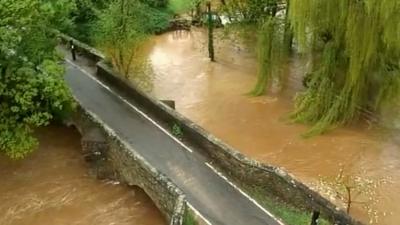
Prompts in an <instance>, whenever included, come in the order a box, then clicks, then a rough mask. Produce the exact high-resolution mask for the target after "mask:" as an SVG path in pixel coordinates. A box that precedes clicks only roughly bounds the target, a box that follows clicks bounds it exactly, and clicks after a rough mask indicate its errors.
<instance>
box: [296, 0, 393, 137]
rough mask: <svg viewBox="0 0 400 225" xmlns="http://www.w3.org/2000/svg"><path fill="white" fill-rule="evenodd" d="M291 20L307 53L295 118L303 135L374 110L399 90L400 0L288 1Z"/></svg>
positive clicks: (378, 108)
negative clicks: (304, 80)
mask: <svg viewBox="0 0 400 225" xmlns="http://www.w3.org/2000/svg"><path fill="white" fill-rule="evenodd" d="M289 17H290V20H291V23H292V25H293V29H294V35H295V38H296V40H297V42H298V45H299V49H300V50H301V51H306V52H309V53H310V54H311V55H312V69H311V71H309V74H308V82H307V86H308V88H307V89H306V90H305V91H303V92H301V93H299V94H298V95H297V97H296V99H295V111H294V112H293V114H292V118H293V120H294V121H298V122H303V123H310V124H313V127H312V128H311V130H310V131H309V132H308V133H307V134H306V135H315V134H319V133H322V132H324V131H326V130H328V129H330V128H332V127H335V126H338V125H343V124H348V123H350V122H352V121H357V120H359V119H360V118H362V112H363V111H374V112H379V111H380V110H381V109H382V106H383V105H384V104H387V103H390V102H391V101H394V100H398V97H399V93H400V22H399V21H400V1H398V0H292V1H291V6H290V15H289Z"/></svg>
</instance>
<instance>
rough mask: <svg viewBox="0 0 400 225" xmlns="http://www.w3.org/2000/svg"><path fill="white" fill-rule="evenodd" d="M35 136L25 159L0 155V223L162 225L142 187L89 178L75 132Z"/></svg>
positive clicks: (43, 132)
mask: <svg viewBox="0 0 400 225" xmlns="http://www.w3.org/2000/svg"><path fill="white" fill-rule="evenodd" d="M38 136H39V139H40V141H41V144H40V147H39V149H38V150H37V151H35V152H34V153H33V154H32V155H30V156H29V157H28V158H27V159H24V160H21V161H11V160H9V159H7V158H5V157H0V177H1V185H0V224H1V225H166V223H165V222H164V219H163V217H162V215H161V213H160V212H159V211H158V209H157V208H156V207H155V205H154V204H153V203H152V201H151V200H150V199H149V198H148V197H147V196H146V194H145V193H144V192H143V191H142V190H141V189H138V188H128V187H126V186H123V185H115V184H112V183H111V182H103V181H99V180H96V179H94V178H92V177H90V176H88V168H87V165H86V164H85V162H84V161H83V159H82V155H81V153H80V148H81V147H80V136H79V134H78V133H77V132H76V131H75V130H74V129H68V128H63V127H55V126H52V127H48V128H45V129H42V130H40V131H39V132H38Z"/></svg>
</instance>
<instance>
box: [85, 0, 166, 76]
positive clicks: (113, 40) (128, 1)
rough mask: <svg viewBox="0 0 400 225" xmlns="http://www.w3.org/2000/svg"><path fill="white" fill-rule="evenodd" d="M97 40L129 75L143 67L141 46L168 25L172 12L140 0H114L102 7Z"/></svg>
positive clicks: (117, 66) (121, 70)
mask: <svg viewBox="0 0 400 225" xmlns="http://www.w3.org/2000/svg"><path fill="white" fill-rule="evenodd" d="M97 18H98V20H97V22H96V23H95V26H94V27H95V28H94V32H93V33H92V34H94V35H95V36H94V40H95V43H96V45H97V46H100V48H101V49H102V50H103V51H104V52H105V53H106V56H107V57H108V58H109V59H110V61H111V62H112V64H113V65H114V66H115V68H116V69H117V70H118V71H119V72H120V73H122V74H123V75H125V76H126V77H127V78H128V77H129V76H130V75H131V71H132V70H135V68H136V69H138V68H143V67H144V66H143V64H145V63H146V62H143V60H141V57H140V53H141V47H142V46H143V43H144V41H145V40H146V38H147V37H148V35H149V34H150V33H153V32H158V31H161V30H163V29H165V28H166V27H167V26H168V21H169V19H168V18H169V14H167V13H165V12H162V11H158V10H157V9H155V8H151V7H150V6H148V5H146V4H143V3H142V2H140V1H139V0H113V1H111V2H110V4H109V5H108V7H107V8H106V9H104V10H101V11H99V13H98V14H97Z"/></svg>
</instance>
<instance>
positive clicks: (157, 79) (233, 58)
mask: <svg viewBox="0 0 400 225" xmlns="http://www.w3.org/2000/svg"><path fill="white" fill-rule="evenodd" d="M205 40H206V35H205V33H204V32H203V31H201V30H192V32H184V31H179V32H171V33H166V34H163V35H161V36H156V37H154V38H153V39H152V40H151V41H150V42H149V45H148V49H147V50H146V52H147V54H148V58H149V61H150V64H151V66H152V69H153V74H154V76H153V77H152V79H151V82H152V94H153V95H154V96H156V97H157V98H159V99H166V100H168V99H169V100H175V101H176V109H177V111H179V112H180V113H182V114H184V115H185V116H187V117H188V118H190V119H191V120H193V121H195V122H197V123H198V124H200V125H201V126H203V127H204V128H206V129H207V130H209V131H210V132H212V133H213V134H215V135H216V136H217V137H219V138H220V139H222V140H223V141H225V142H227V143H228V144H230V145H231V146H233V147H235V148H236V149H238V150H239V151H241V152H242V153H244V154H246V155H248V156H250V157H251V158H254V159H256V160H259V161H262V162H266V163H269V164H273V165H277V166H281V167H284V168H286V170H288V171H289V172H291V173H292V174H294V175H295V176H297V177H298V178H299V179H301V180H303V181H304V182H306V183H308V184H310V185H313V186H314V185H316V184H319V180H320V177H321V176H322V177H326V179H328V180H329V179H333V177H335V176H336V175H337V174H338V173H339V171H340V169H341V168H343V169H344V174H346V175H348V176H354V177H356V176H358V177H361V179H362V180H364V181H365V182H370V183H371V182H372V183H374V182H376V183H379V182H380V181H382V180H385V181H387V182H388V183H385V184H381V185H378V187H376V188H373V189H374V190H373V191H372V192H371V193H372V194H370V196H373V199H375V200H376V201H374V203H372V202H370V203H368V204H367V205H369V206H370V207H371V208H372V209H371V210H370V213H369V215H368V213H367V212H366V211H367V210H366V209H364V206H365V204H362V203H359V204H355V203H354V204H353V207H352V209H351V212H352V214H353V215H354V216H356V217H357V218H359V219H361V220H363V221H365V222H368V221H369V218H373V219H374V220H376V219H378V221H375V224H382V225H398V224H400V204H398V203H399V202H400V144H399V141H396V140H395V138H394V137H393V135H392V134H391V133H390V132H389V133H387V132H383V131H382V130H381V129H379V128H373V127H372V126H369V125H368V124H365V125H357V126H353V127H348V128H339V129H336V130H334V131H332V132H329V133H328V134H325V135H322V136H317V137H313V138H309V139H304V138H302V137H301V134H302V133H304V132H305V131H306V130H307V127H306V126H304V125H300V124H291V123H288V121H287V120H286V119H285V115H287V114H288V112H290V110H291V109H292V107H293V104H292V99H293V96H294V94H295V92H296V91H298V90H299V89H301V88H302V84H301V76H302V74H303V72H304V71H305V69H306V68H305V66H304V65H306V63H305V61H304V60H303V59H301V58H298V59H296V58H295V59H293V60H292V62H290V63H289V65H288V66H285V67H284V68H282V72H284V73H286V74H287V82H286V85H285V87H284V89H283V92H282V93H280V94H274V93H270V94H268V95H266V96H262V97H249V96H248V95H246V93H248V92H249V90H250V89H251V87H252V86H253V85H254V83H255V81H256V73H257V70H256V60H255V57H254V54H253V53H251V52H250V51H247V50H245V49H244V48H242V47H240V46H241V45H240V44H238V43H235V42H232V41H228V40H225V41H218V40H217V41H216V42H217V46H216V57H217V62H215V63H211V62H209V59H208V58H207V52H206V51H205V50H206V49H207V47H206V43H205ZM396 142H397V143H396ZM369 186H371V185H369ZM372 186H374V185H372ZM369 189H372V188H369ZM360 198H361V197H360ZM364 198H365V196H364ZM373 214H376V215H378V216H373Z"/></svg>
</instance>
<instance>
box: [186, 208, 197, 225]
mask: <svg viewBox="0 0 400 225" xmlns="http://www.w3.org/2000/svg"><path fill="white" fill-rule="evenodd" d="M183 225H198V224H197V221H196V219H195V218H194V216H193V214H192V213H191V212H189V210H187V209H186V210H185V215H184V217H183Z"/></svg>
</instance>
